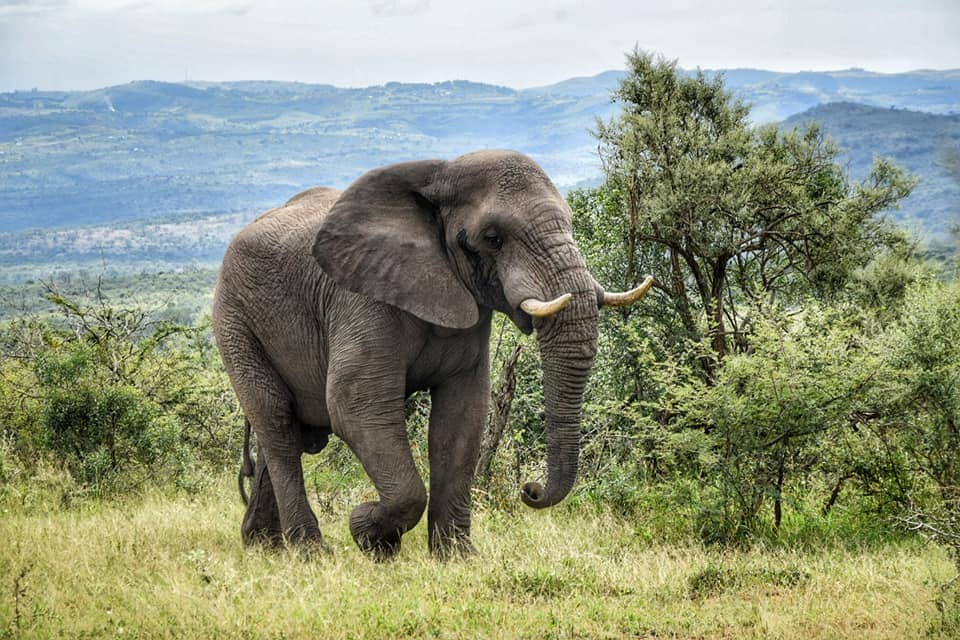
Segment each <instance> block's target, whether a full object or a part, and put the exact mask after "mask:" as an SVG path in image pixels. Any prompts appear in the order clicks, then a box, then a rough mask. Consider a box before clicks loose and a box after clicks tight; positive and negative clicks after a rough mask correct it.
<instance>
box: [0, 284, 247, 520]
mask: <svg viewBox="0 0 960 640" xmlns="http://www.w3.org/2000/svg"><path fill="white" fill-rule="evenodd" d="M50 299H51V301H52V302H53V303H54V304H55V305H56V307H57V308H58V309H59V310H60V312H61V314H62V321H60V322H53V321H45V322H40V321H37V320H20V321H15V322H12V323H9V324H8V325H6V326H5V327H4V328H3V330H2V333H0V336H2V348H3V351H4V355H5V356H6V357H5V361H4V364H3V367H2V375H3V379H4V381H5V383H6V384H4V385H2V387H0V417H2V419H3V424H4V425H5V426H4V432H3V434H2V442H3V443H4V446H3V448H2V451H0V454H2V455H0V479H2V480H3V481H4V482H7V481H12V480H13V479H14V476H16V479H17V481H18V482H19V483H20V486H21V487H26V485H27V484H29V483H30V482H31V481H33V480H34V478H32V477H31V476H36V475H37V474H39V473H40V470H41V469H42V468H43V467H44V463H43V461H44V460H49V461H50V462H51V463H52V465H53V466H54V468H59V469H62V470H63V471H64V472H66V474H67V475H68V476H69V481H68V482H67V483H66V484H65V485H63V486H61V489H62V490H63V492H73V493H93V494H95V495H106V494H112V493H118V492H127V491H131V490H135V489H138V488H140V487H142V486H144V485H146V484H150V485H152V486H155V487H160V488H170V487H176V488H182V489H195V488H196V487H197V486H198V485H199V483H200V481H201V480H202V477H203V469H204V468H206V469H220V468H222V467H223V466H225V465H226V464H228V463H233V462H234V461H235V460H237V458H238V456H239V438H240V434H241V429H240V424H239V418H238V415H237V410H236V406H235V404H234V402H233V400H232V394H231V393H230V391H229V386H228V383H227V380H226V376H225V375H224V373H223V370H222V367H221V366H220V363H219V358H218V357H217V356H216V351H215V349H213V345H212V341H211V338H210V335H209V331H208V330H207V329H206V328H205V327H186V326H183V325H177V324H173V323H169V322H160V321H156V320H154V319H153V318H152V317H151V316H150V315H149V314H148V313H147V312H145V311H144V310H142V309H138V308H118V307H114V306H111V305H108V304H107V303H106V301H105V300H103V299H102V298H98V300H97V301H96V303H94V304H83V303H81V302H78V301H74V300H69V299H66V298H63V297H61V296H59V295H56V294H55V293H51V295H50ZM31 471H32V472H33V473H31ZM28 493H29V491H27V490H26V489H22V490H20V491H19V494H20V495H21V497H23V496H25V495H27V494H28ZM66 499H67V498H64V497H63V496H61V502H63V501H64V500H66Z"/></svg>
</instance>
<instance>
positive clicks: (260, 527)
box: [240, 511, 283, 547]
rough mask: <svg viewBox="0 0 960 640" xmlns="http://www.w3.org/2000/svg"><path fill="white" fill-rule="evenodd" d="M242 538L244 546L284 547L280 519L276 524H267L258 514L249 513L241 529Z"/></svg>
mask: <svg viewBox="0 0 960 640" xmlns="http://www.w3.org/2000/svg"><path fill="white" fill-rule="evenodd" d="M240 537H241V538H242V539H243V544H244V545H246V546H248V547H252V546H259V545H262V546H265V547H281V546H283V531H282V530H281V529H280V519H279V518H277V520H276V521H275V522H265V521H264V520H263V519H262V518H258V517H257V515H256V514H253V516H252V517H251V514H250V513H249V511H248V512H247V516H245V517H244V519H243V525H242V526H241V527H240Z"/></svg>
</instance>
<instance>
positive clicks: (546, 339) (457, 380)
mask: <svg viewBox="0 0 960 640" xmlns="http://www.w3.org/2000/svg"><path fill="white" fill-rule="evenodd" d="M650 280H651V279H650V278H648V280H647V282H645V283H644V284H643V285H641V286H640V287H638V288H637V289H635V290H633V291H632V292H628V293H626V294H605V293H604V292H603V289H602V288H601V287H600V286H599V285H597V283H596V282H595V281H594V279H593V278H592V277H591V275H590V273H589V272H588V271H587V268H586V265H585V263H584V260H583V257H582V255H581V254H580V252H579V251H578V249H577V247H576V245H575V244H574V240H573V236H572V214H571V211H570V208H569V207H568V206H567V204H566V202H565V201H564V199H563V198H562V197H561V196H560V194H559V193H558V192H557V190H556V188H554V186H553V184H552V183H551V182H550V180H549V178H548V177H547V176H546V174H545V173H544V172H543V170H542V169H540V167H538V166H537V164H536V163H534V162H533V161H532V160H530V159H529V158H527V157H526V156H523V155H521V154H519V153H515V152H509V151H480V152H476V153H471V154H468V155H465V156H462V157H460V158H457V159H455V160H451V161H442V160H425V161H418V162H406V163H402V164H395V165H391V166H387V167H383V168H380V169H375V170H373V171H370V172H369V173H367V174H365V175H363V176H362V177H360V178H359V179H358V180H357V181H356V182H354V183H353V184H352V185H351V186H350V187H349V188H348V189H347V190H346V191H344V192H343V193H340V192H339V191H336V190H334V189H327V188H316V189H311V190H309V191H306V192H304V193H301V194H299V195H297V196H295V197H294V198H292V199H291V200H290V201H288V202H287V203H286V204H284V205H283V206H281V207H279V208H276V209H273V210H271V211H269V212H267V213H265V214H263V215H262V216H260V217H259V218H257V219H256V220H254V221H253V222H252V223H250V225H248V226H247V227H246V228H244V229H243V230H242V231H241V232H240V233H239V234H238V235H237V236H236V238H234V240H233V241H232V243H231V244H230V247H229V249H228V250H227V252H226V255H225V256H224V259H223V267H222V270H221V272H220V279H219V282H218V284H217V289H216V295H215V302H214V308H213V323H214V333H215V335H216V340H217V345H218V347H219V349H220V354H221V357H222V358H223V362H224V365H225V367H226V370H227V373H228V374H229V376H230V380H231V382H232V384H233V388H234V390H235V391H236V394H237V398H238V399H239V402H240V406H241V408H242V409H243V412H244V414H245V416H246V418H247V420H248V421H249V422H248V430H249V427H250V426H252V428H253V431H254V432H255V433H256V436H257V440H258V446H259V452H260V453H259V456H258V458H259V460H258V464H257V467H258V468H257V469H256V474H255V477H254V479H253V483H252V489H251V494H250V498H249V501H248V504H247V510H246V513H245V515H244V519H243V525H242V528H241V531H242V537H243V540H244V542H245V543H251V542H255V541H266V542H280V541H287V542H292V543H300V542H311V541H313V542H317V543H319V542H321V535H320V529H319V528H318V526H317V519H316V517H315V516H314V514H313V512H312V511H311V509H310V506H309V504H308V502H307V494H306V491H305V488H304V480H303V472H302V468H301V460H300V458H301V454H302V453H303V452H310V453H313V452H317V451H319V450H320V449H322V448H323V447H324V446H325V445H326V443H327V438H328V436H329V435H330V433H331V432H332V433H334V434H336V435H337V436H338V437H340V438H341V439H343V440H344V441H345V442H346V443H347V444H348V445H349V447H350V448H351V449H352V450H353V452H354V453H355V454H356V456H357V457H358V458H359V460H360V462H361V463H362V464H363V467H364V469H365V471H366V472H367V474H368V475H369V476H370V478H371V479H372V480H373V483H374V485H375V487H376V490H377V492H378V494H379V498H380V499H379V501H377V502H366V503H364V504H361V505H359V506H357V507H356V508H355V509H354V510H353V512H352V513H351V516H350V532H351V534H352V535H353V538H354V540H355V541H356V543H357V545H359V547H360V548H361V549H363V550H364V551H367V552H370V553H372V554H374V555H376V556H379V557H384V556H390V555H392V554H394V553H396V552H397V551H398V550H399V548H400V539H401V536H402V535H403V533H405V532H406V531H408V530H410V529H411V528H412V527H414V526H415V525H416V524H417V522H418V521H419V520H420V517H421V516H422V514H423V511H424V509H425V508H426V507H427V491H426V490H425V488H424V485H423V481H422V479H421V478H420V476H419V474H418V472H417V469H416V467H415V465H414V461H413V457H412V454H411V450H410V444H409V441H408V439H407V432H406V425H405V420H404V400H405V398H406V397H407V396H409V395H410V394H412V393H413V392H415V391H418V390H427V389H429V391H430V394H431V399H432V405H431V406H432V408H431V412H430V426H429V435H428V446H429V463H430V492H429V496H430V502H429V509H428V524H429V531H428V536H429V546H430V550H431V551H432V552H433V553H434V554H436V555H438V556H441V557H445V556H447V555H449V554H450V553H451V552H466V551H471V550H472V545H471V543H470V538H469V536H470V485H471V482H472V480H473V475H474V468H475V466H476V462H477V457H478V453H479V445H480V437H481V431H482V428H483V425H484V422H485V416H486V414H487V403H488V399H489V395H490V393H489V392H490V380H489V352H488V339H489V334H490V323H491V315H492V312H493V311H494V310H496V311H500V312H502V313H505V314H507V315H508V316H509V317H510V319H511V320H512V321H513V322H514V323H515V324H516V325H517V327H519V328H520V329H521V330H522V331H523V332H525V333H528V334H529V333H530V332H531V331H533V330H534V329H536V330H537V333H538V342H539V347H540V351H541V355H542V362H543V384H544V399H545V405H546V406H545V408H546V431H547V441H548V452H547V456H548V479H547V484H546V487H543V486H541V485H540V484H538V483H536V482H528V483H527V484H525V485H524V486H523V488H522V490H521V494H520V495H521V498H522V500H523V502H525V503H526V504H528V505H530V506H531V507H536V508H541V507H547V506H550V505H553V504H555V503H557V502H559V501H560V500H561V499H563V497H564V496H566V495H567V493H568V492H569V491H570V488H571V487H572V486H573V483H574V480H575V479H576V476H577V462H578V456H579V438H580V406H581V402H582V398H583V391H584V385H585V384H586V381H587V376H588V375H589V373H590V369H591V367H592V364H593V360H594V355H595V353H596V345H597V314H598V309H599V307H601V306H603V304H604V303H605V302H607V303H609V304H616V305H622V304H629V303H630V302H632V301H634V300H636V299H638V298H639V297H640V296H641V295H643V293H645V292H646V290H647V289H648V288H649V286H650ZM544 301H547V302H544ZM248 434H249V431H248ZM241 484H242V482H241Z"/></svg>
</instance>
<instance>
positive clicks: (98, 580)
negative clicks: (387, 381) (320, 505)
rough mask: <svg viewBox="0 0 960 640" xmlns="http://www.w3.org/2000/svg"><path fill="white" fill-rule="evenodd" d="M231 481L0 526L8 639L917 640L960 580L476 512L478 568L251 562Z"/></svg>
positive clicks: (940, 573) (906, 561)
mask: <svg viewBox="0 0 960 640" xmlns="http://www.w3.org/2000/svg"><path fill="white" fill-rule="evenodd" d="M241 511H242V507H241V505H239V504H238V500H237V498H236V497H235V494H234V492H233V490H232V489H231V487H230V486H229V484H228V483H227V482H223V483H222V484H221V485H220V486H219V487H218V488H216V489H215V490H213V491H211V492H209V493H208V494H206V495H204V496H202V497H200V498H197V499H192V500H191V499H187V498H179V499H171V498H164V497H161V496H156V497H151V498H146V499H144V500H139V501H131V502H129V503H116V504H105V505H100V506H97V507H91V508H88V509H85V510H74V511H63V512H55V513H49V514H43V515H26V514H18V513H10V512H8V513H5V514H3V518H2V520H0V540H2V541H3V542H2V546H0V637H4V636H12V637H24V638H48V637H142V638H167V637H169V638H403V637H416V638H420V637H431V638H477V637H481V638H484V637H489V638H547V637H553V638H624V637H641V638H665V637H666V638H804V639H809V638H858V639H865V638H912V637H922V636H923V634H924V632H925V630H926V629H927V628H928V626H929V623H930V621H931V620H932V619H933V616H934V615H935V609H934V604H933V601H934V598H935V596H936V589H937V587H936V585H937V584H938V583H939V582H942V581H944V580H946V579H948V578H949V577H950V576H951V575H952V567H951V565H950V563H949V562H948V560H947V559H946V557H945V556H944V555H943V554H942V553H941V552H939V551H938V550H936V549H932V548H923V547H919V546H887V547H883V548H879V549H876V548H875V549H868V550H864V551H862V552H859V553H854V552H849V551H842V550H837V549H828V550H823V551H822V552H818V553H813V554H811V553H804V552H799V551H798V552H791V551H784V550H776V551H760V550H753V551H744V552H730V551H727V552H721V551H719V550H710V549H704V548H702V547H699V546H696V545H691V546H684V547H677V546H669V547H667V546H650V545H646V544H644V543H642V542H639V541H638V540H637V539H636V537H635V536H634V534H633V530H632V528H631V527H630V526H629V523H626V522H624V521H622V520H619V519H615V518H611V517H596V516H592V515H586V514H583V515H579V516H578V515H571V514H570V513H564V512H560V511H547V512H532V511H529V510H519V509H518V510H517V512H516V513H515V514H503V513H498V512H484V511H482V510H481V511H480V512H479V513H477V514H476V517H475V534H474V538H475V542H476V544H477V547H478V549H479V555H478V556H476V557H474V558H471V559H468V560H460V561H454V562H450V563H446V564H443V563H438V562H436V561H434V560H432V559H431V558H430V557H429V555H428V554H427V551H426V540H425V531H424V525H423V524H422V523H421V525H420V526H419V527H418V528H417V529H416V530H414V531H413V532H411V534H408V535H407V537H406V538H405V539H404V549H403V551H402V552H401V554H400V556H399V557H398V558H397V559H396V560H395V561H393V562H389V563H385V564H376V563H373V562H371V561H369V560H368V559H366V558H364V557H363V556H361V555H360V553H359V551H358V550H357V549H356V547H354V545H353V542H352V540H351V539H350V536H349V533H348V531H347V527H346V516H345V514H343V513H340V514H337V515H336V516H335V517H327V518H325V522H322V523H321V525H322V526H323V527H324V533H325V535H326V538H327V542H328V543H329V544H330V546H331V547H332V548H333V553H332V555H330V556H323V557H314V558H303V557H301V556H300V555H298V554H297V553H296V552H293V551H282V552H276V551H264V550H249V549H244V548H242V547H241V545H240V537H239V531H238V527H239V521H240V516H241Z"/></svg>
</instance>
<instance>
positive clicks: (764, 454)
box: [490, 52, 960, 562]
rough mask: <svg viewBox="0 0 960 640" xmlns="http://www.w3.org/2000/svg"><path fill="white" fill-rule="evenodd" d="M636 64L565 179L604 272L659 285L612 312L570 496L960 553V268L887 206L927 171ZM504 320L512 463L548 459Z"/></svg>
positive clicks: (532, 374) (641, 57) (644, 527)
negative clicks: (600, 170)
mask: <svg viewBox="0 0 960 640" xmlns="http://www.w3.org/2000/svg"><path fill="white" fill-rule="evenodd" d="M628 62H629V65H628V75H627V77H626V78H625V79H624V80H623V82H622V83H621V86H620V88H619V90H618V91H617V92H616V93H615V95H614V98H615V100H616V101H618V102H619V103H620V104H621V106H622V107H623V109H622V112H621V114H620V115H618V116H617V117H615V118H613V119H612V120H611V121H609V122H603V121H601V122H598V123H597V126H596V135H597V137H598V140H599V142H600V150H601V156H602V159H603V162H604V169H605V175H606V179H605V181H604V183H603V184H602V185H601V186H599V187H597V188H595V189H588V190H581V191H576V192H574V193H571V194H570V195H569V197H568V200H569V202H570V204H571V207H572V208H573V210H574V225H575V232H576V235H577V240H578V244H579V245H580V247H581V249H582V250H583V251H584V253H585V255H586V258H587V261H588V264H589V265H590V268H591V270H592V271H593V273H594V275H595V277H597V279H598V280H599V281H600V282H601V283H603V284H604V285H605V286H606V287H608V288H610V289H627V288H630V287H631V286H634V285H636V284H637V283H639V282H640V281H641V280H642V279H643V277H644V275H645V274H647V273H651V274H653V275H655V277H656V284H655V288H654V290H653V292H652V293H651V294H650V295H649V296H648V297H647V298H645V299H644V300H643V301H641V303H640V304H638V305H636V306H634V307H633V308H630V309H624V310H614V311H605V312H604V313H603V317H602V327H601V344H600V352H599V355H598V359H597V363H596V366H595V369H594V372H593V375H592V378H591V383H590V385H589V388H588V393H587V401H586V404H585V406H584V435H583V444H584V451H583V455H582V459H581V464H582V473H581V480H580V484H579V487H580V489H579V493H578V495H577V496H576V497H575V498H574V500H575V501H576V500H579V501H581V502H583V501H586V502H588V503H594V502H595V503H598V504H602V505H604V508H612V509H614V510H617V511H619V512H621V513H622V514H624V516H625V517H631V518H635V519H636V520H637V527H638V534H639V535H642V536H643V537H653V538H660V539H662V538H663V537H670V536H681V537H682V536H686V537H689V536H699V537H700V538H701V539H702V540H704V541H705V542H709V543H724V544H748V543H751V542H754V541H757V540H764V541H767V542H774V543H775V542H776V541H778V540H780V541H786V542H796V543H801V544H811V545H812V544H818V543H821V542H823V541H824V538H826V537H829V538H832V539H834V540H836V541H838V542H841V543H848V544H860V543H862V542H864V541H865V540H870V539H876V538H878V537H879V538H884V539H888V538H889V537H891V536H897V535H899V534H902V533H904V532H907V531H913V532H918V533H921V534H923V535H925V536H927V537H929V538H931V539H933V540H935V541H937V542H938V543H941V544H944V545H945V546H946V547H947V548H948V549H951V550H952V552H953V553H954V554H955V557H956V558H957V559H958V562H960V555H957V554H958V550H960V537H958V534H960V529H958V519H957V513H958V511H960V510H958V506H960V505H958V502H957V500H958V487H960V455H958V454H957V451H960V449H958V447H960V342H958V339H960V283H958V282H957V281H956V270H955V267H953V266H950V265H931V264H928V263H926V262H925V261H924V260H923V259H922V252H921V251H920V249H919V248H918V247H917V246H916V244H915V243H913V242H912V241H911V240H910V239H909V238H908V237H907V236H906V235H905V234H904V232H903V231H901V230H899V229H898V228H896V227H895V226H894V225H892V224H891V223H889V222H888V221H887V220H886V218H885V216H884V212H885V211H888V210H889V209H890V208H892V207H895V206H896V205H897V203H898V202H899V201H900V200H901V199H902V198H904V197H905V196H906V195H908V194H909V193H910V190H911V188H912V186H913V184H914V180H913V179H912V178H910V177H909V176H906V175H905V174H904V173H903V172H902V171H901V170H900V169H898V168H897V167H896V166H894V165H893V164H891V163H890V162H888V161H886V160H883V159H877V160H876V162H875V165H874V168H873V171H872V173H871V174H870V175H869V176H868V177H867V178H866V179H865V180H863V181H861V182H852V181H851V180H850V179H849V178H848V176H847V175H846V173H845V171H844V167H843V165H842V163H841V160H840V156H839V150H838V149H837V148H836V146H835V145H834V144H833V143H832V142H831V141H830V139H829V138H827V137H826V136H825V135H824V134H823V132H822V131H821V130H820V129H819V128H818V127H817V126H816V125H809V126H807V127H806V128H804V129H801V130H788V131H784V130H781V129H779V128H778V127H777V126H775V125H769V126H764V127H755V126H753V125H751V124H750V123H749V121H748V116H749V109H748V108H747V107H746V106H745V105H743V104H741V103H740V102H739V101H737V100H736V99H734V98H733V97H732V96H731V95H730V93H728V92H727V91H726V90H725V89H724V87H723V80H722V76H714V77H707V76H705V75H702V74H696V75H693V76H689V75H684V74H683V73H681V72H680V71H679V70H678V69H677V68H676V66H675V64H673V63H671V62H668V61H664V60H662V59H655V58H653V57H652V56H649V55H645V54H643V53H640V52H635V53H634V54H633V55H630V56H628ZM499 341H501V342H503V345H501V346H500V348H499V349H498V351H499V357H495V358H494V366H495V375H494V380H495V384H494V386H495V400H496V399H497V394H498V393H500V394H501V395H502V393H503V392H504V391H509V392H510V394H511V395H512V396H513V402H512V405H509V406H508V409H509V412H510V424H511V426H512V432H511V435H512V437H513V440H514V442H513V446H510V447H501V449H502V452H501V454H500V458H499V461H500V465H501V469H502V470H508V469H509V468H510V467H513V468H518V467H520V466H522V465H524V464H526V463H528V462H529V463H533V464H535V463H536V462H537V461H538V460H539V457H538V456H539V454H538V452H537V447H538V445H539V443H541V442H542V434H541V433H540V431H539V429H540V427H539V424H540V411H541V406H542V405H541V404H540V402H539V393H540V392H539V388H538V385H539V373H538V371H537V368H536V349H535V348H533V347H532V345H530V343H529V340H528V339H524V338H522V337H520V336H518V335H517V334H515V333H513V332H510V331H509V330H508V331H507V332H506V334H505V337H503V336H501V337H500V338H499ZM515 345H519V348H520V351H521V353H520V357H519V358H518V359H517V360H516V362H515V363H513V364H511V359H510V356H512V355H513V354H514V353H515V348H516V346H515ZM497 380H499V382H497ZM502 405H503V403H502V402H495V403H494V406H495V410H494V415H493V416H492V418H491V426H493V425H495V424H497V422H498V419H499V418H500V415H499V414H500V413H503V411H502V409H501V410H499V412H498V410H497V407H501V406H502ZM491 431H493V430H492V429H491ZM507 450H509V451H510V453H506V451H507ZM507 475H509V474H503V473H501V474H497V473H494V474H491V476H490V477H491V478H493V479H494V480H492V481H491V482H493V483H494V484H496V482H497V481H496V478H498V477H501V478H502V477H504V476H507ZM509 490H510V487H505V488H504V490H503V491H504V493H506V492H509Z"/></svg>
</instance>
